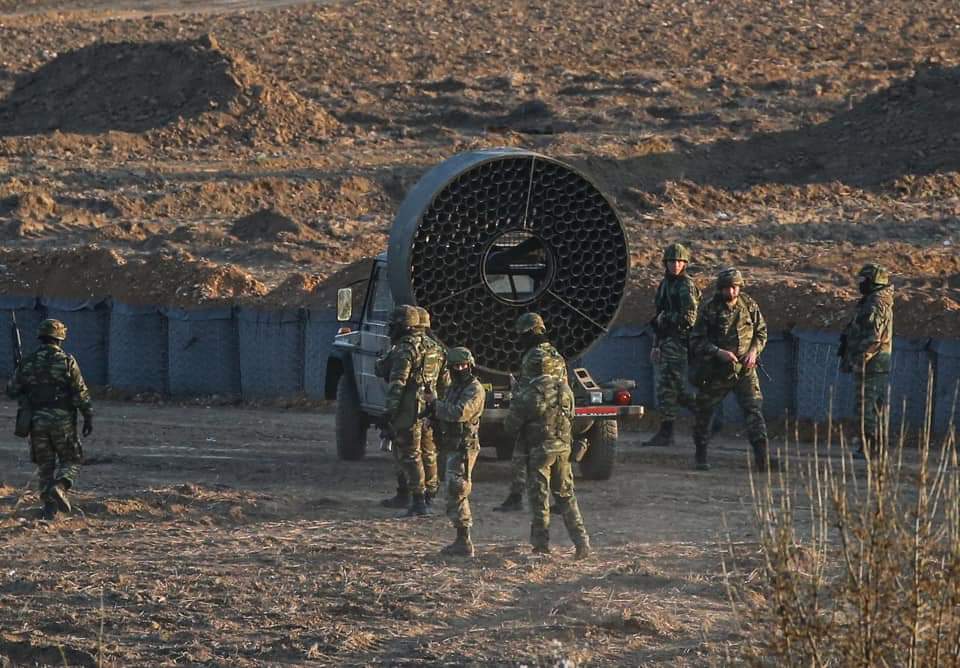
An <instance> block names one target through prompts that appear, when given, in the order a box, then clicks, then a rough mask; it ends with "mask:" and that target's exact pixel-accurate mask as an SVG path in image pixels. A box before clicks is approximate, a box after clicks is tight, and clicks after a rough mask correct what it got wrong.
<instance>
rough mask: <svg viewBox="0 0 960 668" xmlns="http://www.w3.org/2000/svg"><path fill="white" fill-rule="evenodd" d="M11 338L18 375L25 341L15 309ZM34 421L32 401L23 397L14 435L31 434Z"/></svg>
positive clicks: (12, 316) (14, 368)
mask: <svg viewBox="0 0 960 668" xmlns="http://www.w3.org/2000/svg"><path fill="white" fill-rule="evenodd" d="M10 338H11V340H12V343H13V373H14V375H16V373H17V370H18V369H19V368H20V363H21V362H23V341H22V340H21V339H20V327H18V326H17V314H16V312H15V311H13V310H11V311H10ZM32 422H33V410H32V409H31V408H30V402H29V400H27V399H26V398H21V399H20V401H19V402H18V405H17V419H16V422H15V423H14V427H13V434H14V436H19V437H20V438H26V437H27V436H29V435H30V426H31V423H32ZM31 450H32V448H31ZM31 459H32V457H31Z"/></svg>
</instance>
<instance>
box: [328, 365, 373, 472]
mask: <svg viewBox="0 0 960 668" xmlns="http://www.w3.org/2000/svg"><path fill="white" fill-rule="evenodd" d="M336 419H337V428H336V439H337V456H338V457H339V458H340V459H345V460H347V461H356V460H358V459H363V457H364V455H365V454H366V453H367V428H368V427H369V426H370V422H369V420H368V419H367V416H366V415H365V414H364V412H363V410H361V408H360V397H359V396H358V395H357V387H356V385H354V384H353V377H352V376H351V375H350V374H349V373H344V374H343V375H341V376H340V380H338V381H337V412H336Z"/></svg>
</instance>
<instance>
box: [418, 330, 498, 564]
mask: <svg viewBox="0 0 960 668" xmlns="http://www.w3.org/2000/svg"><path fill="white" fill-rule="evenodd" d="M447 364H448V367H449V370H450V377H451V381H450V384H449V386H448V387H445V388H443V394H442V395H441V398H440V399H438V400H433V395H432V394H428V395H427V396H428V401H430V402H431V411H430V412H431V413H432V414H433V419H434V420H435V421H436V425H437V432H438V434H439V435H440V442H441V447H442V451H443V452H445V453H447V460H446V469H447V473H446V476H445V477H446V483H447V517H449V518H450V521H451V522H452V523H453V526H454V528H456V530H457V539H456V540H455V541H454V542H453V543H452V544H450V545H448V546H447V547H445V548H443V550H442V553H443V554H447V555H453V556H463V557H472V556H473V542H472V541H471V540H470V527H471V526H472V525H473V517H472V516H471V514H470V501H469V497H470V490H471V488H472V486H473V483H472V477H473V465H474V464H475V463H476V461H477V455H479V454H480V416H481V415H482V414H483V406H484V402H485V400H486V393H485V392H484V389H483V385H481V384H480V381H479V380H477V378H476V377H475V376H474V375H473V368H474V366H476V363H475V362H474V359H473V355H472V354H471V353H470V351H469V350H467V349H466V348H452V349H451V350H450V353H449V356H448V357H447Z"/></svg>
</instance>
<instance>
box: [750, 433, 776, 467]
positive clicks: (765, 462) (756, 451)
mask: <svg viewBox="0 0 960 668" xmlns="http://www.w3.org/2000/svg"><path fill="white" fill-rule="evenodd" d="M751 446H752V447H753V468H754V470H756V471H757V472H758V473H766V472H767V471H768V470H769V471H776V470H778V469H779V468H780V461H779V460H778V459H777V458H776V457H770V456H769V453H768V445H767V440H766V439H764V440H762V441H757V442H756V443H751Z"/></svg>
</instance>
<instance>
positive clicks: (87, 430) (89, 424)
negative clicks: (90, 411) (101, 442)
mask: <svg viewBox="0 0 960 668" xmlns="http://www.w3.org/2000/svg"><path fill="white" fill-rule="evenodd" d="M80 433H81V434H83V435H84V437H86V436H89V435H90V434H92V433H93V416H92V415H85V416H83V429H81V430H80Z"/></svg>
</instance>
